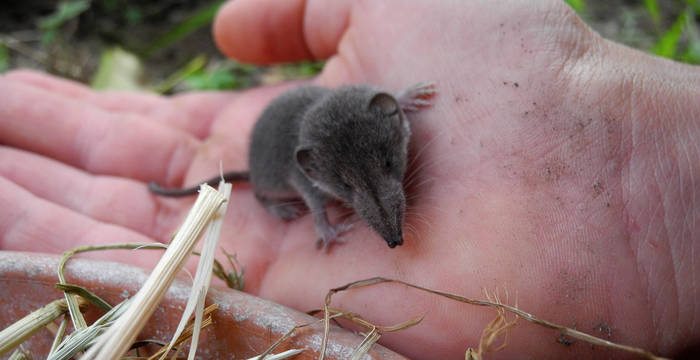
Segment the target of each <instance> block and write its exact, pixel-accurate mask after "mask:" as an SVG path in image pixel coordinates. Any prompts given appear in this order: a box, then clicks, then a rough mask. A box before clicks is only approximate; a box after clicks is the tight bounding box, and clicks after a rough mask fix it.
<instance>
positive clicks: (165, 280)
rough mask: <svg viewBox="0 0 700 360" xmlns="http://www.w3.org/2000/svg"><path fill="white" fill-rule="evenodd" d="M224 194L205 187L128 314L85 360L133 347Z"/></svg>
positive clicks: (117, 354) (113, 355) (116, 355)
mask: <svg viewBox="0 0 700 360" xmlns="http://www.w3.org/2000/svg"><path fill="white" fill-rule="evenodd" d="M224 201H225V197H224V195H223V194H221V193H219V192H218V191H216V190H214V188H212V187H211V186H208V185H206V184H203V185H202V186H201V187H200V191H199V196H198V197H197V200H196V201H195V203H194V205H193V207H192V209H191V210H190V212H189V214H187V217H186V219H185V221H184V223H183V224H182V226H181V227H180V229H179V230H178V232H177V234H176V235H175V237H174V238H173V240H172V241H171V243H170V246H168V249H167V250H166V251H165V253H164V254H163V256H162V257H161V259H160V261H159V262H158V264H157V265H156V267H155V269H154V270H153V272H152V273H151V275H150V276H149V278H148V279H147V280H146V283H145V284H144V285H143V287H142V288H141V290H139V292H138V293H136V295H134V297H133V299H132V303H131V305H130V306H129V308H128V309H127V310H126V312H125V313H124V314H123V315H122V316H121V317H120V318H119V319H118V320H117V321H116V323H115V324H114V325H113V326H111V327H110V328H109V330H107V331H106V332H105V333H104V334H102V336H100V338H99V339H98V340H97V343H96V344H95V345H94V346H92V347H91V348H90V350H89V351H88V352H87V353H86V354H85V356H84V357H83V359H86V360H87V359H100V360H102V359H105V360H107V359H115V360H116V359H118V358H119V357H120V356H122V355H123V354H124V353H125V352H126V351H127V350H128V349H129V347H130V346H131V343H132V342H133V341H134V339H135V338H136V336H137V335H138V333H139V332H140V331H141V329H142V328H143V326H144V325H145V324H146V322H147V321H148V319H149V318H150V316H151V314H152V313H153V311H154V310H155V308H156V306H157V305H158V303H160V300H161V298H162V297H163V295H165V292H166V291H167V290H168V288H169V287H170V284H171V283H172V281H173V280H174V279H175V276H176V275H177V274H178V273H179V271H180V269H182V267H183V265H184V264H185V262H186V260H187V258H188V257H189V255H190V254H191V252H192V249H193V248H194V245H195V244H196V242H197V239H198V238H199V236H200V235H201V233H202V231H204V228H205V227H206V226H207V224H208V223H209V222H210V221H211V220H212V218H213V217H214V215H216V214H217V211H218V210H219V207H220V206H221V205H222V204H223V203H224Z"/></svg>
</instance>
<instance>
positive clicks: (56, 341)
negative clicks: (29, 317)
mask: <svg viewBox="0 0 700 360" xmlns="http://www.w3.org/2000/svg"><path fill="white" fill-rule="evenodd" d="M66 326H68V316H66V315H63V319H61V325H59V326H58V331H56V336H54V338H53V343H52V344H51V349H50V350H49V356H51V354H52V353H53V352H54V351H56V348H58V345H60V344H61V341H63V337H64V336H65V335H66Z"/></svg>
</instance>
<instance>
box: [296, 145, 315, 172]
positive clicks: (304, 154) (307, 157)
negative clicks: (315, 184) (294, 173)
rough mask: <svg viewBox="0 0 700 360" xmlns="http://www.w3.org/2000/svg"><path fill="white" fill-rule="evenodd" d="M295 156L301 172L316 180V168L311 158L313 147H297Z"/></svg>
mask: <svg viewBox="0 0 700 360" xmlns="http://www.w3.org/2000/svg"><path fill="white" fill-rule="evenodd" d="M294 158H295V159H296V161H297V166H299V169H300V170H301V172H302V173H304V175H306V177H308V178H309V179H311V180H314V179H315V178H316V170H315V166H314V164H313V159H312V158H311V148H308V147H301V146H300V147H298V148H296V150H295V151H294Z"/></svg>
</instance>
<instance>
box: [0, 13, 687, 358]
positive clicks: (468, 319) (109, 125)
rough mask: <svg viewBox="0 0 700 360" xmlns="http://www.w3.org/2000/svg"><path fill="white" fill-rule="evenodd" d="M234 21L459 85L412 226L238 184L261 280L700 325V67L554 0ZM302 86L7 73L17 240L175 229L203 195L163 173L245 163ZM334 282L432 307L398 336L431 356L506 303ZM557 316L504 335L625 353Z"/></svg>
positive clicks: (351, 303)
mask: <svg viewBox="0 0 700 360" xmlns="http://www.w3.org/2000/svg"><path fill="white" fill-rule="evenodd" d="M343 19H344V20H343ZM214 35H215V37H216V39H217V42H218V43H219V46H220V47H221V49H222V51H224V52H225V53H226V54H227V55H230V56H233V57H236V58H239V59H242V60H245V61H252V62H259V63H268V62H277V61H288V60H299V59H305V58H326V57H328V58H329V60H328V62H327V65H326V67H325V68H324V71H323V73H322V74H321V75H320V76H319V77H318V78H317V79H315V80H314V81H315V82H316V83H318V84H320V85H325V86H331V87H333V86H337V85H340V84H344V83H359V82H368V83H372V84H376V85H379V86H382V87H384V88H386V89H388V90H390V91H396V90H400V89H402V88H405V87H406V86H409V85H411V84H414V83H416V82H420V81H434V82H436V84H437V88H438V92H439V94H438V95H437V97H436V98H435V100H434V106H433V108H431V109H428V110H425V111H422V112H420V113H418V114H416V115H413V116H412V131H413V139H412V143H411V149H412V154H413V160H412V166H411V170H410V171H411V173H410V175H409V176H411V178H410V180H409V182H411V184H412V186H410V187H409V193H408V196H409V197H410V198H411V199H412V202H411V205H410V207H409V209H408V215H407V225H406V236H405V241H404V245H403V246H401V247H397V248H395V249H389V248H388V247H387V246H386V244H385V243H384V242H383V241H382V240H381V239H380V238H379V237H378V236H377V235H376V234H374V233H373V232H372V231H370V230H369V229H367V227H366V226H365V225H364V224H358V225H357V226H356V227H355V228H354V229H353V230H352V231H351V232H350V233H349V234H347V235H345V238H346V240H347V241H346V243H345V244H342V245H336V246H334V247H333V248H332V249H331V251H330V252H329V253H328V254H323V253H320V252H319V251H317V250H316V249H315V247H314V246H313V245H314V241H315V238H316V236H315V232H314V227H313V222H312V220H311V217H310V216H309V215H307V216H305V217H303V218H300V219H297V220H294V221H290V222H284V221H281V220H280V219H278V218H276V217H275V216H274V215H271V214H269V213H267V212H266V211H265V210H264V209H263V207H262V206H260V204H258V203H257V201H256V200H255V198H254V196H253V194H252V191H251V190H250V189H249V188H248V187H245V186H241V187H237V188H236V189H234V193H233V195H232V199H231V205H230V206H229V212H228V215H227V219H226V225H225V228H224V233H223V238H222V239H223V240H222V246H223V247H225V248H226V249H227V250H229V251H234V252H236V253H237V254H238V257H239V260H240V262H241V263H242V264H244V265H245V266H246V286H247V288H246V290H247V291H250V292H252V293H254V294H257V295H259V296H262V297H265V298H269V299H272V300H275V301H278V302H281V303H283V304H285V305H289V306H291V307H295V308H298V309H301V310H308V309H311V308H318V307H320V306H321V305H322V301H323V297H324V295H325V293H326V291H327V290H328V289H329V288H332V287H335V286H338V285H342V284H344V283H347V282H350V281H354V280H359V279H363V278H367V277H372V276H386V277H391V278H398V279H402V280H405V281H408V282H412V283H416V284H419V285H422V286H426V287H430V288H434V289H438V290H442V291H447V292H453V293H457V294H461V295H464V296H468V297H473V298H481V297H482V289H487V290H490V291H495V290H499V291H500V292H501V294H504V290H507V291H508V293H509V294H510V295H511V296H510V299H509V302H510V303H514V302H515V294H517V303H518V306H519V307H520V308H522V309H524V310H526V311H528V312H531V313H533V314H537V315H538V316H541V317H543V318H545V319H547V320H550V321H554V322H557V323H560V324H563V325H568V326H574V324H575V326H576V327H577V328H579V329H581V330H583V331H587V332H590V333H595V332H597V330H595V328H596V327H599V325H603V326H604V327H609V328H611V329H613V331H612V335H611V337H610V340H612V341H616V342H622V343H626V344H630V345H636V346H641V347H644V348H647V349H650V350H653V351H657V352H661V353H663V354H673V353H674V352H676V351H679V350H680V349H681V348H683V347H684V346H688V345H690V344H693V343H697V342H698V340H700V336H699V335H698V333H697V331H695V332H693V329H694V328H697V326H698V322H699V321H700V306H698V305H699V304H698V302H697V300H696V299H697V298H698V297H700V286H699V285H700V284H698V282H697V279H696V277H695V276H694V274H697V273H700V265H698V264H700V262H699V261H697V259H698V256H699V254H698V249H697V246H694V245H693V243H694V242H695V243H697V240H698V238H699V236H698V223H699V222H698V220H699V219H700V210H698V209H699V207H698V203H699V201H700V191H697V190H698V188H697V185H696V181H695V179H696V178H697V174H698V164H699V163H700V161H698V159H700V150H698V148H697V146H696V145H693V144H694V142H693V140H692V139H694V138H695V137H697V136H698V135H699V134H698V133H699V132H700V131H699V130H698V126H697V121H696V120H693V119H697V118H699V117H700V108H699V107H698V105H697V104H694V103H693V102H692V101H689V100H691V99H693V98H694V97H695V98H696V97H697V95H698V92H699V90H698V88H699V86H698V84H699V83H700V72H698V70H697V68H692V67H687V66H683V65H679V64H675V63H671V62H667V61H664V60H660V59H655V58H651V57H648V56H646V55H643V54H640V53H637V52H634V51H631V50H628V49H625V48H623V47H621V46H619V45H616V44H613V43H610V42H608V41H606V40H603V39H601V38H599V37H598V36H597V35H595V34H594V33H593V32H592V31H591V30H590V29H588V28H587V27H586V26H585V25H583V24H582V23H581V21H580V20H579V19H578V18H577V17H576V16H575V15H574V14H573V12H572V11H571V10H570V9H568V8H567V7H566V6H565V5H564V4H563V2H559V1H556V0H543V1H539V2H512V3H510V2H496V3H494V2H490V1H473V2H464V1H445V2H440V3H436V2H433V1H420V0H415V1H411V2H406V1H398V0H396V1H381V2H379V1H334V2H332V3H329V2H325V1H313V0H308V1H306V2H304V1H302V0H295V1H275V0H265V1H243V0H238V1H234V2H230V3H228V4H227V5H225V6H224V7H223V8H222V10H221V11H220V14H219V16H218V18H217V21H216V24H215V27H214ZM285 86H289V85H285ZM285 86H280V87H274V88H260V89H254V90H249V91H245V92H241V93H193V94H186V95H179V96H174V97H168V98H166V97H158V96H153V95H140V94H125V93H94V92H92V91H90V90H89V89H87V88H84V87H82V86H80V85H76V84H73V83H69V82H66V81H63V80H59V79H56V78H51V77H48V76H45V75H39V74H35V73H30V72H22V71H20V72H14V73H10V74H8V75H5V76H3V77H2V78H0V93H2V94H3V98H4V101H5V102H4V105H2V106H0V143H2V144H3V145H2V147H1V148H0V158H2V161H0V174H2V177H1V178H0V205H1V206H0V234H1V236H0V239H2V242H1V243H0V246H1V247H2V249H7V250H28V251H43V252H56V253H57V252H62V251H64V250H67V249H70V248H73V247H75V246H79V245H85V244H94V243H122V242H147V241H153V240H158V241H167V239H168V238H169V235H170V233H171V232H172V231H173V230H174V229H175V228H176V226H177V224H178V223H179V221H180V220H181V219H182V217H183V216H184V213H185V212H186V211H187V209H188V208H189V205H190V204H191V200H175V199H163V198H158V197H154V196H152V195H151V194H149V192H148V190H147V188H146V186H145V183H147V182H149V181H152V180H155V181H158V182H160V183H163V184H167V185H169V186H180V185H182V184H192V183H196V182H197V181H200V180H203V179H205V178H208V177H210V176H211V175H212V174H215V173H216V172H217V171H218V164H219V161H220V160H221V161H223V164H224V166H225V168H226V169H231V170H235V169H246V168H247V164H246V158H247V141H248V140H247V139H248V135H249V134H250V131H251V129H252V126H253V124H254V122H255V120H256V117H257V115H258V114H259V113H260V112H261V111H262V108H263V107H264V106H265V104H266V103H267V102H268V101H269V100H270V99H271V98H272V97H274V96H275V95H276V94H278V93H279V92H280V91H282V90H283V88H285ZM77 198H83V199H84V200H82V201H77V200H76V199H77ZM16 204H22V205H21V206H17V205H16ZM341 212H343V210H342V209H331V213H332V214H333V213H335V214H336V215H337V214H338V213H341ZM331 219H333V216H331ZM331 221H333V220H331ZM99 256H102V257H103V258H114V257H115V255H114V253H106V254H103V255H99ZM156 258H157V256H156V254H155V253H150V252H137V253H129V259H126V258H125V257H119V258H118V260H120V261H127V262H131V263H135V264H139V265H149V264H153V263H154V262H155V261H156ZM335 301H337V303H335V306H336V307H342V308H344V309H347V310H352V311H355V312H358V313H360V314H362V315H363V316H364V317H365V318H367V319H370V320H371V321H373V322H375V323H377V324H393V323H398V322H401V321H404V320H406V319H408V318H411V317H414V316H416V315H420V314H426V316H425V320H424V321H423V322H422V323H421V324H420V325H419V326H416V327H414V328H412V329H409V330H406V331H403V332H401V333H397V334H387V335H386V336H385V337H384V338H383V341H384V344H386V345H387V346H389V347H392V348H394V349H396V350H397V351H399V352H401V353H403V354H406V355H407V356H409V357H411V358H426V359H427V358H431V359H432V358H443V359H447V358H461V357H462V356H463V354H464V351H465V349H466V348H467V347H469V346H476V345H477V344H478V339H479V336H480V334H481V330H482V329H483V328H484V327H485V325H486V324H487V323H488V321H490V320H491V319H492V318H493V316H494V313H493V312H490V311H489V310H485V309H482V308H475V307H470V306H468V305H463V304H457V303H455V302H450V301H449V300H445V299H439V298H435V297H434V296H429V295H425V294H421V293H418V292H415V291H412V290H406V289H403V288H400V287H397V286H378V287H374V288H370V289H364V290H360V291H357V292H352V293H348V294H341V295H338V296H337V297H336V298H335ZM598 334H599V335H602V336H607V333H598ZM557 335H558V334H556V333H553V332H552V331H550V330H544V329H540V328H537V327H535V326H534V325H531V324H527V323H526V322H524V321H521V324H520V325H519V326H518V327H516V328H515V329H514V330H512V333H511V340H510V343H509V345H508V347H507V348H506V349H505V350H503V351H502V352H499V353H497V354H494V355H493V357H494V358H512V357H514V356H518V357H522V355H523V354H527V355H528V356H532V357H534V358H561V357H563V356H572V355H580V356H607V355H616V356H619V355H620V354H619V353H607V352H604V351H603V350H601V349H599V348H595V349H591V348H590V347H589V346H587V345H585V344H583V343H576V344H574V345H572V346H570V347H564V346H563V345H561V344H557V343H556V342H555V339H556V338H557Z"/></svg>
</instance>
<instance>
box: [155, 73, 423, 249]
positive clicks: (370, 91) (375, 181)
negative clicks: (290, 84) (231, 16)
mask: <svg viewBox="0 0 700 360" xmlns="http://www.w3.org/2000/svg"><path fill="white" fill-rule="evenodd" d="M434 94H435V91H434V88H433V85H432V84H417V85H415V86H413V87H411V88H408V89H406V90H404V91H402V92H400V93H399V94H398V95H397V97H394V96H392V95H390V94H388V93H385V92H383V91H382V90H380V89H378V88H375V87H371V86H367V85H351V86H343V87H340V88H337V89H334V90H330V89H326V88H321V87H315V86H302V87H298V88H295V89H292V90H289V91H287V92H285V93H283V94H282V95H280V96H279V97H277V98H276V99H275V100H273V101H272V102H271V103H270V104H269V105H268V106H267V108H266V109H265V110H264V111H263V113H262V115H261V116H260V118H259V119H258V122H257V123H256V124H255V127H254V129H253V134H252V137H251V143H250V152H249V164H250V182H251V184H252V186H253V189H254V192H255V196H256V198H257V199H258V200H259V201H260V202H261V203H262V204H263V205H264V206H265V207H266V208H267V209H268V211H270V212H272V213H274V214H276V215H277V216H279V217H281V218H284V219H292V218H295V217H297V216H299V215H300V214H301V210H302V209H301V208H300V206H299V205H300V204H299V203H298V202H297V203H294V202H293V200H295V199H298V198H299V197H301V199H302V200H303V202H304V204H305V205H306V206H308V208H309V209H310V210H311V213H312V216H313V218H314V224H315V227H316V232H317V234H318V236H319V242H318V243H317V244H319V245H321V244H322V245H323V248H324V249H327V248H328V246H329V245H330V244H331V243H332V242H335V241H339V237H340V235H342V233H343V232H344V231H345V230H347V229H348V228H349V226H348V225H346V224H340V225H337V226H331V225H330V224H329V222H328V218H327V215H326V210H325V206H326V204H327V202H328V201H329V200H331V199H337V200H340V201H342V202H343V203H345V204H347V205H349V206H351V207H353V208H354V209H355V211H356V213H357V214H358V215H359V216H360V217H361V218H362V219H364V220H365V221H366V222H367V223H368V224H369V225H370V226H371V227H372V228H373V229H374V230H375V231H376V232H377V233H378V234H379V235H381V236H382V238H383V239H384V240H385V241H386V242H387V244H388V245H389V247H392V248H393V247H395V246H396V245H401V244H402V243H403V233H402V227H403V221H404V213H405V210H406V199H405V195H404V190H403V186H402V180H403V176H404V173H405V172H406V159H407V151H408V141H409V138H410V136H411V131H410V126H409V122H408V120H407V119H406V115H405V114H404V110H405V111H417V110H419V108H421V107H426V106H429V105H430V103H429V102H427V100H426V99H427V98H430V97H432V96H433V95H434ZM244 175H245V173H244V172H234V173H227V174H226V177H230V178H233V179H238V180H240V179H243V178H244ZM151 190H152V191H154V192H155V193H158V194H162V195H166V196H168V195H169V196H174V195H173V194H174V193H175V191H172V190H168V189H162V188H160V187H158V186H157V185H151ZM189 190H190V189H184V190H181V191H179V192H177V193H178V194H180V193H183V194H184V193H185V191H189ZM168 191H170V192H168Z"/></svg>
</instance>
